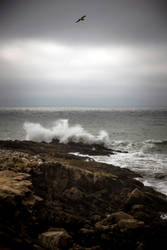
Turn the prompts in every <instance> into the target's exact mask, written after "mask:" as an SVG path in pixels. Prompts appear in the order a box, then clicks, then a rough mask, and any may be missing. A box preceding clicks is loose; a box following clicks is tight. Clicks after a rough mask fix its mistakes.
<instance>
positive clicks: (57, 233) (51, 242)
mask: <svg viewBox="0 0 167 250" xmlns="http://www.w3.org/2000/svg"><path fill="white" fill-rule="evenodd" d="M39 244H40V245H41V246H42V247H44V248H45V249H50V250H59V249H60V250H65V249H69V248H70V246H71V245H72V240H71V236H70V235H69V234H68V233H67V232H66V230H64V229H63V228H55V229H50V230H48V231H47V232H44V233H42V234H40V235H39Z"/></svg>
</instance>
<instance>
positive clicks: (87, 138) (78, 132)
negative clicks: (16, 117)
mask: <svg viewBox="0 0 167 250" xmlns="http://www.w3.org/2000/svg"><path fill="white" fill-rule="evenodd" d="M23 127H24V129H25V131H26V138H25V139H26V140H32V141H38V142H41V141H45V142H48V143H49V142H51V141H52V140H53V139H57V140H58V141H59V142H60V143H65V144H66V143H68V142H75V143H80V142H82V143H84V144H94V143H96V144H103V145H105V146H107V145H108V144H109V142H110V139H109V135H108V133H107V132H106V131H105V130H100V131H99V134H98V135H97V136H95V135H92V134H91V133H89V132H87V131H86V130H85V129H84V128H83V127H82V126H81V125H74V126H69V122H68V120H66V119H60V120H57V121H56V122H55V123H54V124H53V126H52V127H50V128H45V127H43V126H42V125H41V124H39V123H32V122H25V123H24V125H23Z"/></svg>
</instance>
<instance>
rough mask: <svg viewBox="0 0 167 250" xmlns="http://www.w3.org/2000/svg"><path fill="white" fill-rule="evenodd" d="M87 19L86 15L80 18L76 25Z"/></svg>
mask: <svg viewBox="0 0 167 250" xmlns="http://www.w3.org/2000/svg"><path fill="white" fill-rule="evenodd" d="M85 17H86V15H85V16H82V17H80V18H79V19H78V20H77V21H76V22H75V23H79V22H80V21H85Z"/></svg>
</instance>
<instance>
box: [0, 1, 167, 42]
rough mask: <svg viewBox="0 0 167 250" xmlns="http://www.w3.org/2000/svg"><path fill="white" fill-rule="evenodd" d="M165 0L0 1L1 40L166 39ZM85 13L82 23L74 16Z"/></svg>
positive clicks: (109, 40) (127, 40) (159, 40)
mask: <svg viewBox="0 0 167 250" xmlns="http://www.w3.org/2000/svg"><path fill="white" fill-rule="evenodd" d="M166 10H167V3H166V1H164V0H158V1H157V0H103V1H101V0H84V1H83V0H70V1H65V0H61V1H58V0H55V1H54V0H47V1H46V0H12V1H11V0H1V1H0V30H1V39H2V38H3V39H13V38H43V39H53V40H57V41H61V42H64V43H88V44H89V43H112V42H118V43H122V42H124V43H125V42H126V43H127V42H132V43H134V42H137V43H141V42H153V43H156V42H162V43H163V42H166V41H167V32H166V26H167V18H166ZM83 14H86V15H87V20H86V21H85V22H84V23H79V25H78V24H75V23H74V21H75V20H76V18H78V17H80V16H81V15H83Z"/></svg>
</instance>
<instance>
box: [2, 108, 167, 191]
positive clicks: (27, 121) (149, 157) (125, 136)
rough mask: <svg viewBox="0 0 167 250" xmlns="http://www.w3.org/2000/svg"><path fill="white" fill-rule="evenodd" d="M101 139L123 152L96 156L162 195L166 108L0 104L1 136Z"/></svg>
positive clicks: (166, 187)
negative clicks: (133, 174) (138, 177)
mask: <svg viewBox="0 0 167 250" xmlns="http://www.w3.org/2000/svg"><path fill="white" fill-rule="evenodd" d="M53 138H57V139H59V140H60V141H61V142H64V143H67V142H68V141H71V140H73V141H77V142H80V141H82V142H84V143H89V144H91V143H94V142H96V143H104V144H105V145H106V146H107V147H109V148H113V149H119V150H123V151H128V153H117V154H115V155H114V156H113V155H112V156H109V157H106V156H98V157H95V160H98V161H102V162H107V163H110V164H114V165H116V166H120V167H127V168H129V169H131V170H134V171H136V172H139V173H141V174H142V175H143V177H144V178H143V182H144V183H145V184H146V185H151V186H154V187H155V188H156V189H157V190H159V191H161V192H163V193H165V194H167V109H159V110H153V109H150V110H149V109H143V110H136V109H129V110H110V109H77V108H76V109H74V108H73V109H70V108H69V109H66V108H15V109H14V108H13V109H10V108H5V109H3V108H1V109H0V139H1V140H7V139H12V140H15V139H18V140H24V139H27V140H35V141H47V142H49V141H51V140H52V139H53Z"/></svg>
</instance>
